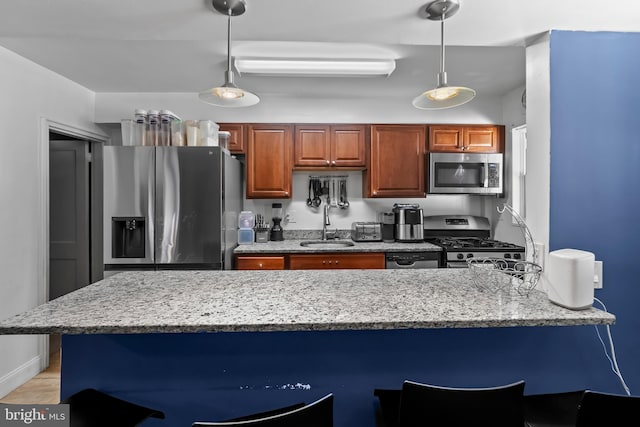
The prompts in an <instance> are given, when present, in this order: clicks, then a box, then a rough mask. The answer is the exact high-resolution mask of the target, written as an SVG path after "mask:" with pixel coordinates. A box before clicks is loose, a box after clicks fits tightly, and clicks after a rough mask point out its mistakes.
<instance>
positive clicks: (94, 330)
mask: <svg viewBox="0 0 640 427" xmlns="http://www.w3.org/2000/svg"><path fill="white" fill-rule="evenodd" d="M609 314H610V313H609ZM610 316H611V317H609V318H599V319H593V318H589V319H537V320H534V319H509V320H478V321H475V320H450V321H433V322H388V323H386V322H385V323H317V324H308V323H307V324H303V323H299V324H294V323H291V324H256V325H138V326H108V325H104V326H95V327H65V326H59V327H51V326H44V325H43V326H29V327H22V326H16V327H12V326H0V335H39V334H51V333H55V334H68V335H82V334H151V333H153V334H155V333H167V334H170V333H217V332H311V331H350V330H354V331H355V330H394V329H397V330H401V329H459V328H480V329H481V328H502V327H536V326H554V327H555V326H589V325H614V324H615V321H616V318H615V316H614V315H612V314H611V315H610Z"/></svg>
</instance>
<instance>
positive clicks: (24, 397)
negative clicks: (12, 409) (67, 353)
mask: <svg viewBox="0 0 640 427" xmlns="http://www.w3.org/2000/svg"><path fill="white" fill-rule="evenodd" d="M59 402H60V352H59V351H58V352H56V353H53V354H51V356H50V357H49V367H48V368H47V369H46V370H44V371H42V372H40V373H39V374H38V375H36V376H35V377H33V378H32V379H31V380H29V381H27V382H26V383H25V384H23V385H21V386H20V387H18V388H17V389H15V390H14V391H12V392H11V393H9V394H8V395H6V396H4V397H3V398H1V399H0V403H34V404H47V403H59Z"/></svg>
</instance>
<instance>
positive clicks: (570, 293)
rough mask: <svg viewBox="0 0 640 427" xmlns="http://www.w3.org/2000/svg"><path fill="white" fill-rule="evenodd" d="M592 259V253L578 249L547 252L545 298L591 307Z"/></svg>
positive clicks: (572, 305)
mask: <svg viewBox="0 0 640 427" xmlns="http://www.w3.org/2000/svg"><path fill="white" fill-rule="evenodd" d="M595 262H596V257H595V255H594V254H593V253H591V252H587V251H581V250H579V249H559V250H557V251H553V252H550V253H549V263H548V265H547V272H548V276H547V278H548V279H549V286H547V296H548V297H549V300H550V301H551V302H553V303H555V304H558V305H561V306H562V307H566V308H570V309H572V310H582V309H586V308H589V307H591V306H592V305H593V275H594V269H595Z"/></svg>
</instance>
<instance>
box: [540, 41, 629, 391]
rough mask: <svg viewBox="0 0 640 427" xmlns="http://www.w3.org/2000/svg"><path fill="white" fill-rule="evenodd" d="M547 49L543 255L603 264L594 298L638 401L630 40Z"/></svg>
mask: <svg viewBox="0 0 640 427" xmlns="http://www.w3.org/2000/svg"><path fill="white" fill-rule="evenodd" d="M550 46H551V201H550V231H549V249H550V250H555V249H560V248H576V249H582V250H586V251H590V252H593V253H595V255H596V259H599V260H603V261H604V288H603V289H602V290H596V297H597V298H599V299H601V300H602V301H603V302H604V303H605V304H606V305H607V308H608V309H609V311H611V312H612V313H615V315H616V317H617V322H616V325H615V326H614V327H612V328H611V329H612V333H613V337H614V342H615V344H616V352H617V356H618V362H619V364H620V368H621V370H622V373H623V375H624V377H625V379H626V381H627V384H628V385H629V387H630V388H631V391H632V392H634V391H635V392H636V393H634V394H640V388H639V387H640V363H638V361H639V360H640V339H639V336H638V331H640V310H639V308H640V307H639V305H638V303H639V302H640V283H639V280H638V277H637V275H638V274H637V271H636V267H638V266H639V265H640V257H638V245H637V242H636V239H638V237H640V216H639V214H640V191H639V190H638V185H640V33H611V32H568V31H553V32H552V33H551V45H550ZM597 356H598V355H593V357H597ZM602 371H603V372H607V371H608V369H607V366H605V365H603V366H602ZM594 386H596V387H597V386H599V387H602V388H605V387H604V384H601V383H598V384H594ZM611 391H614V392H620V389H614V390H611Z"/></svg>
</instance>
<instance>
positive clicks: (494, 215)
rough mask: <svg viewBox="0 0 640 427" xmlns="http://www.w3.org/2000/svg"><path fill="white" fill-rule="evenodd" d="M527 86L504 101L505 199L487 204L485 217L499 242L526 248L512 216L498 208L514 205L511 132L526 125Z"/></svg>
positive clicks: (508, 95) (517, 90)
mask: <svg viewBox="0 0 640 427" xmlns="http://www.w3.org/2000/svg"><path fill="white" fill-rule="evenodd" d="M524 90H525V86H520V87H517V88H515V89H513V90H511V91H510V92H509V93H507V94H506V95H505V96H504V97H503V99H502V111H503V113H502V115H503V121H502V123H503V124H504V125H505V156H504V163H505V171H504V177H505V182H504V185H505V196H506V197H505V198H500V199H494V203H491V204H490V203H487V204H486V205H487V206H486V207H487V211H486V212H485V215H486V216H487V217H489V218H490V220H491V225H492V227H493V233H494V237H495V238H496V239H497V240H504V241H506V242H511V243H517V244H521V245H523V246H524V244H525V239H524V237H523V234H522V230H521V229H520V228H519V227H516V226H514V225H513V222H512V218H511V215H510V214H509V212H508V211H505V212H504V213H503V214H500V213H498V211H497V210H496V206H500V207H502V205H503V204H504V203H507V204H508V205H512V201H511V186H512V182H511V166H512V155H511V154H512V153H511V151H512V150H511V142H512V141H511V139H512V138H511V131H512V130H513V128H516V127H518V126H522V125H524V124H526V120H527V118H526V109H525V108H524V107H523V106H522V93H523V92H524Z"/></svg>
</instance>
